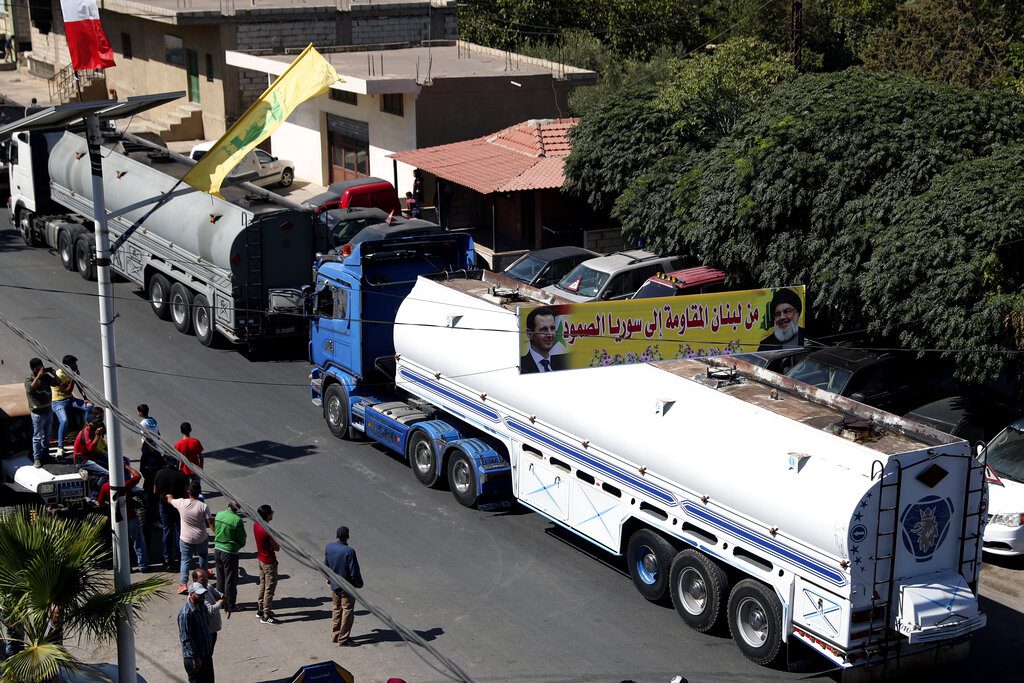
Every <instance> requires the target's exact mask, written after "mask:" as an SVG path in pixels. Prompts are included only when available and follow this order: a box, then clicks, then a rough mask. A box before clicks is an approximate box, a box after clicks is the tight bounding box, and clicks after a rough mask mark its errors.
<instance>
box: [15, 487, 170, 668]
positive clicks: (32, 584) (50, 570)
mask: <svg viewBox="0 0 1024 683" xmlns="http://www.w3.org/2000/svg"><path fill="white" fill-rule="evenodd" d="M5 512H6V514H4V515H2V516H0V611H2V615H3V621H4V624H5V626H6V627H7V631H8V638H11V637H12V635H15V636H17V637H18V638H19V639H20V640H22V642H23V643H24V646H25V649H24V650H22V651H21V652H19V653H17V654H16V655H14V656H12V657H9V658H8V659H7V660H5V661H4V662H3V663H2V664H0V681H3V683H8V682H11V683H14V682H24V683H44V682H46V681H51V680H53V679H54V678H55V677H56V675H57V673H58V672H59V671H60V670H61V669H68V668H71V669H73V668H75V667H76V666H77V665H78V663H79V662H78V661H77V660H76V659H75V657H74V656H73V655H72V654H71V653H70V652H69V651H68V650H67V649H66V648H65V647H64V644H63V640H64V639H65V638H68V639H72V638H77V637H79V636H82V635H84V636H87V637H89V638H91V639H93V640H96V641H98V642H109V641H110V640H113V639H114V638H116V636H117V625H118V622H119V620H120V619H121V614H122V609H123V608H127V609H130V610H131V611H132V613H133V614H137V613H138V612H139V610H140V608H141V607H142V606H144V605H145V604H146V603H148V602H149V601H150V600H151V599H152V598H153V597H154V596H156V595H160V594H159V593H158V591H159V590H160V588H162V587H163V586H165V585H167V582H166V580H164V579H163V578H162V577H156V576H154V577H150V578H147V579H144V580H142V581H138V582H136V583H133V584H132V585H131V586H129V587H128V588H125V589H123V590H117V589H114V588H113V587H112V579H111V574H110V569H109V568H108V566H109V565H108V563H109V561H110V548H109V543H108V541H107V536H106V534H107V520H106V519H104V518H103V517H101V516H98V515H89V516H88V517H86V518H85V519H68V518H65V517H60V516H57V515H55V514H53V513H50V512H46V511H44V510H42V509H39V508H35V507H29V506H24V507H17V508H8V509H7V510H6V511H5ZM161 597H163V596H162V595H161Z"/></svg>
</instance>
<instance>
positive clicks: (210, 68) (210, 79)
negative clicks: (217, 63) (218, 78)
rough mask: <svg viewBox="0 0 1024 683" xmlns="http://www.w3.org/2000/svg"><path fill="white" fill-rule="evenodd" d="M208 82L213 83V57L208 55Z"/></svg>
mask: <svg viewBox="0 0 1024 683" xmlns="http://www.w3.org/2000/svg"><path fill="white" fill-rule="evenodd" d="M206 82H207V83H213V55H211V54H210V53H209V52H207V53H206Z"/></svg>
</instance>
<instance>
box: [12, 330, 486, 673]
mask: <svg viewBox="0 0 1024 683" xmlns="http://www.w3.org/2000/svg"><path fill="white" fill-rule="evenodd" d="M0 323H2V324H4V325H5V326H6V327H7V328H8V329H10V330H11V332H13V333H14V334H15V335H16V336H18V337H20V338H21V339H22V340H23V341H24V342H25V343H26V344H28V345H29V346H30V347H31V348H32V349H33V350H34V351H35V352H36V353H37V354H38V355H39V356H40V357H41V358H45V359H47V360H48V361H49V362H50V365H52V366H55V367H59V368H60V369H62V370H63V371H64V372H66V373H67V374H68V375H69V376H70V377H72V378H73V379H74V380H75V382H77V383H78V384H79V386H81V387H84V388H85V389H86V390H87V391H88V393H89V398H90V401H92V403H93V404H94V405H98V406H100V407H102V408H103V409H104V411H105V412H106V413H107V414H108V415H113V416H114V417H115V418H116V419H117V420H118V422H120V423H121V425H122V426H124V427H125V428H126V429H127V430H128V431H129V432H131V433H133V434H136V435H138V436H139V437H141V438H144V439H145V440H146V441H147V442H149V443H150V444H151V445H153V447H154V448H155V449H156V450H157V451H158V452H159V453H161V454H162V455H163V456H164V458H165V459H166V458H168V457H170V458H173V459H174V460H175V461H177V462H178V463H180V464H181V465H185V466H189V467H191V468H193V469H194V470H195V469H198V471H197V474H198V476H199V478H200V479H201V480H202V481H203V482H204V483H206V484H208V485H209V487H210V488H212V489H214V490H216V491H219V492H220V493H221V494H222V495H224V496H225V498H226V499H228V500H233V501H235V502H237V503H238V504H239V505H240V506H241V507H242V509H243V510H244V511H245V512H246V513H247V514H248V516H249V517H250V518H251V519H253V520H259V523H260V525H261V526H263V527H264V528H265V529H266V530H267V531H268V532H269V533H270V535H271V537H273V538H274V540H276V541H277V542H278V544H279V545H280V546H281V549H282V550H283V551H284V552H285V553H287V554H288V556H289V557H291V558H292V559H294V560H296V561H298V562H299V563H300V564H301V565H303V566H305V567H307V568H309V569H312V570H314V571H318V572H320V573H321V574H322V575H323V576H324V577H325V578H326V579H328V580H331V581H333V582H334V583H336V584H337V585H339V586H341V587H342V588H343V589H344V590H345V592H346V593H348V594H349V595H351V596H353V597H354V598H355V599H356V601H357V602H358V603H359V604H361V605H362V606H363V607H365V608H366V609H367V610H369V611H370V613H371V614H373V615H374V616H375V617H377V618H378V619H379V620H380V621H381V622H383V623H384V624H385V625H387V626H389V627H391V628H392V629H394V630H395V632H397V633H398V634H399V635H400V636H401V638H402V641H403V642H405V643H406V644H407V645H409V646H410V649H411V650H412V652H413V653H414V654H416V656H417V657H419V658H420V659H421V660H422V661H423V662H424V663H425V664H426V665H427V666H429V667H430V668H431V669H433V670H434V671H437V672H438V673H439V674H441V675H443V676H444V677H445V678H448V679H451V680H453V681H459V682H466V683H472V681H473V679H472V678H471V677H470V676H469V674H467V673H466V672H465V671H463V669H462V668H461V667H460V666H459V665H458V664H456V663H455V662H454V661H452V660H451V659H449V658H448V657H447V656H446V655H444V654H442V653H441V652H439V651H438V650H437V649H436V648H434V647H433V646H432V645H431V644H430V643H428V642H427V641H426V640H424V639H423V638H422V637H421V636H420V635H419V634H418V633H416V632H415V631H413V630H412V629H410V628H409V627H407V626H405V625H404V624H402V623H401V622H399V621H398V620H396V619H395V618H394V617H392V616H391V615H390V614H388V613H387V612H386V611H385V610H384V609H383V608H381V607H378V606H377V605H375V604H374V603H372V602H370V601H369V600H367V599H366V598H365V597H363V595H362V594H361V593H360V592H359V591H358V590H357V589H356V588H355V587H354V586H353V585H352V584H351V583H349V582H348V581H347V580H346V579H344V578H343V577H341V576H339V575H338V574H336V573H335V572H334V571H332V570H331V569H330V568H329V567H328V566H327V565H325V564H324V563H323V562H320V561H319V560H317V559H316V557H315V556H313V555H312V554H310V553H308V552H306V551H305V550H304V549H303V547H302V545H301V544H300V543H299V542H298V541H297V540H296V539H294V538H292V537H291V536H290V535H289V534H287V533H285V532H283V531H281V530H275V529H274V528H273V526H272V525H271V524H269V523H268V522H266V521H264V520H263V519H262V518H261V517H259V515H258V513H257V510H256V508H255V507H253V506H252V505H250V504H249V503H247V502H246V501H245V500H244V499H243V498H242V497H241V496H236V495H234V494H233V493H232V492H231V490H230V489H229V488H228V487H227V486H225V485H224V484H223V483H222V482H220V481H219V480H218V479H217V478H216V477H214V476H213V475H211V474H209V473H208V472H206V471H205V470H203V469H201V468H196V466H195V465H193V464H192V463H191V462H189V461H188V460H187V459H186V458H185V456H184V455H182V454H181V453H179V452H178V451H177V450H175V449H174V447H173V446H171V445H170V444H169V443H168V442H166V441H164V440H163V438H162V437H160V436H158V435H156V434H153V433H152V432H149V431H148V430H144V429H143V428H142V427H140V426H139V424H138V423H137V422H136V421H135V419H133V418H132V417H131V416H130V415H128V414H127V413H125V412H124V411H122V410H121V409H120V408H118V407H117V406H114V405H112V404H111V403H109V402H108V401H107V400H106V398H104V394H103V392H102V391H100V390H99V389H98V388H97V387H95V386H93V385H91V384H90V383H88V382H86V381H85V380H84V379H83V378H82V377H81V376H80V375H79V374H78V373H76V372H74V371H72V370H71V368H69V367H67V366H65V365H63V364H62V363H60V362H58V361H57V357H56V356H55V355H54V354H53V353H51V352H50V350H49V349H48V348H47V347H46V346H44V345H43V344H42V342H40V341H39V340H37V339H35V338H34V337H32V336H31V335H29V334H28V333H27V332H26V331H25V330H23V329H21V327H20V326H18V325H17V324H16V323H14V322H12V321H11V320H9V319H8V318H7V317H6V316H5V315H4V314H3V313H0ZM122 500H123V499H122ZM414 646H418V647H419V648H422V649H423V650H425V651H426V652H428V653H429V654H430V655H432V656H433V657H434V658H435V659H436V660H437V662H439V663H440V664H441V666H440V667H439V666H438V665H437V664H435V663H434V662H432V661H430V660H429V659H428V658H427V657H425V656H424V654H423V653H422V652H420V651H419V650H418V649H417V647H414Z"/></svg>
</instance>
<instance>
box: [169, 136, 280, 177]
mask: <svg viewBox="0 0 1024 683" xmlns="http://www.w3.org/2000/svg"><path fill="white" fill-rule="evenodd" d="M213 145H214V142H213V141H208V142H200V143H199V144H198V145H196V146H195V147H193V148H192V151H190V152H189V153H188V156H189V158H191V159H192V160H193V161H199V160H200V159H202V158H203V155H204V154H206V153H207V152H209V151H210V148H211V147H213ZM252 173H255V174H256V176H255V177H254V178H253V179H251V180H249V182H250V183H252V184H254V185H260V186H267V185H275V184H276V185H280V186H281V187H288V186H289V185H291V184H292V181H294V180H295V164H294V163H292V162H291V161H287V160H285V159H278V158H277V157H275V156H271V155H269V154H267V153H266V152H264V151H263V150H262V149H254V150H253V151H251V152H249V153H248V154H246V155H245V158H243V159H242V160H241V161H240V162H238V166H235V169H234V170H233V171H231V174H230V175H229V176H228V178H230V179H232V180H234V179H236V178H238V176H248V175H249V174H252Z"/></svg>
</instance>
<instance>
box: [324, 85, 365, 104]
mask: <svg viewBox="0 0 1024 683" xmlns="http://www.w3.org/2000/svg"><path fill="white" fill-rule="evenodd" d="M329 94H330V96H331V99H332V100H334V101H335V102H344V103H345V104H352V105H358V104H359V98H358V97H357V96H356V94H355V93H354V92H349V91H348V90H338V89H337V88H331V90H330V93H329Z"/></svg>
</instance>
